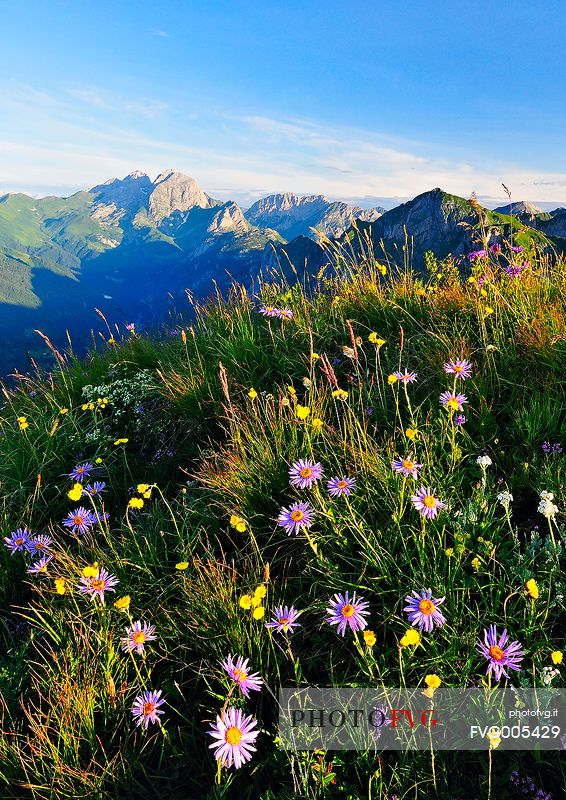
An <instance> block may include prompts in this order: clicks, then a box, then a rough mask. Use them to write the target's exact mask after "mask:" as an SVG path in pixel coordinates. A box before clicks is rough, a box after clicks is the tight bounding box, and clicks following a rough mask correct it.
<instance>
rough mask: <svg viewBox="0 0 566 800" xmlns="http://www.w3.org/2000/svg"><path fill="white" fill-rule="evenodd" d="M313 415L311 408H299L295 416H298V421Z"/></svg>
mask: <svg viewBox="0 0 566 800" xmlns="http://www.w3.org/2000/svg"><path fill="white" fill-rule="evenodd" d="M310 413H311V410H310V408H307V406H297V408H296V409H295V414H296V415H297V419H306V418H307V417H308V415H309V414H310Z"/></svg>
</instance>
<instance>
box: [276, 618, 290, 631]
mask: <svg viewBox="0 0 566 800" xmlns="http://www.w3.org/2000/svg"><path fill="white" fill-rule="evenodd" d="M290 619H291V617H280V618H279V624H280V625H283V627H284V628H286V627H287V625H288V624H289V621H290Z"/></svg>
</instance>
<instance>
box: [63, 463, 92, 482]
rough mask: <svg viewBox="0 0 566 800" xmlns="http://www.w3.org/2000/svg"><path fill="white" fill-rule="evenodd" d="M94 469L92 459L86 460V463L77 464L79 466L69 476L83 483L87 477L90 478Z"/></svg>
mask: <svg viewBox="0 0 566 800" xmlns="http://www.w3.org/2000/svg"><path fill="white" fill-rule="evenodd" d="M93 469H94V464H91V463H90V461H85V463H84V464H77V466H76V467H75V468H74V469H72V470H71V472H69V478H72V480H74V481H78V483H82V482H83V481H84V479H85V478H88V476H89V475H90V473H91V472H92V470H93Z"/></svg>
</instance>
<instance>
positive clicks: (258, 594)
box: [254, 583, 267, 600]
mask: <svg viewBox="0 0 566 800" xmlns="http://www.w3.org/2000/svg"><path fill="white" fill-rule="evenodd" d="M266 594H267V589H266V587H265V586H264V585H263V583H262V584H260V585H259V586H258V587H257V589H256V590H255V592H254V597H259V598H260V600H263V598H264V597H265V595H266Z"/></svg>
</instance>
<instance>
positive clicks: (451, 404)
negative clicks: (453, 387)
mask: <svg viewBox="0 0 566 800" xmlns="http://www.w3.org/2000/svg"><path fill="white" fill-rule="evenodd" d="M446 405H447V406H448V408H451V409H452V410H453V411H457V410H458V401H457V400H456V398H455V397H451V398H450V400H449V401H448V403H447V404H446Z"/></svg>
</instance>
